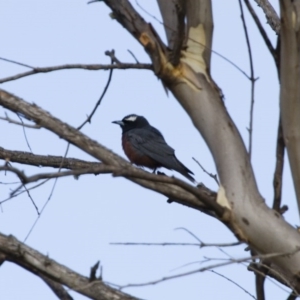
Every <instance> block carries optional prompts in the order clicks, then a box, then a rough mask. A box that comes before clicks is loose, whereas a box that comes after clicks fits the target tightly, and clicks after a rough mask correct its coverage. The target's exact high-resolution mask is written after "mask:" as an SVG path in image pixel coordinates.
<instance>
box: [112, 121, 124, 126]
mask: <svg viewBox="0 0 300 300" xmlns="http://www.w3.org/2000/svg"><path fill="white" fill-rule="evenodd" d="M112 123H114V124H118V125H120V126H124V122H123V121H113V122H112Z"/></svg>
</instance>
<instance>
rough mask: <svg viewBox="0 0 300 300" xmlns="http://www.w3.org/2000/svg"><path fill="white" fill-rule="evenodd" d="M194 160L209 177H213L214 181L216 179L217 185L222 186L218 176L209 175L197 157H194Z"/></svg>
mask: <svg viewBox="0 0 300 300" xmlns="http://www.w3.org/2000/svg"><path fill="white" fill-rule="evenodd" d="M192 158H193V160H194V161H195V162H196V163H197V164H198V165H199V167H200V168H201V169H202V171H203V172H204V173H206V174H207V175H208V176H209V177H211V178H212V179H214V180H215V182H216V183H217V185H220V183H219V180H218V176H217V174H212V173H209V172H208V171H206V170H205V169H204V168H203V167H202V165H201V164H200V162H199V161H198V160H197V159H196V158H195V157H192Z"/></svg>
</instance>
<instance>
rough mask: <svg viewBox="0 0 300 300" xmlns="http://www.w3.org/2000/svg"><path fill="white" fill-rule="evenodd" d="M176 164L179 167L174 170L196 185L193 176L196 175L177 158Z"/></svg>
mask: <svg viewBox="0 0 300 300" xmlns="http://www.w3.org/2000/svg"><path fill="white" fill-rule="evenodd" d="M175 158H176V157H175ZM176 163H177V165H178V168H176V169H174V170H175V171H177V172H179V173H180V174H182V175H183V176H184V177H186V178H187V179H188V180H190V181H191V182H193V183H196V180H195V179H194V177H193V176H192V175H194V173H193V172H192V171H191V170H190V169H188V168H187V167H186V166H185V165H184V164H183V163H182V162H180V161H179V160H178V159H177V158H176ZM191 174H192V175H191Z"/></svg>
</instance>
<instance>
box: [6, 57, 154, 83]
mask: <svg viewBox="0 0 300 300" xmlns="http://www.w3.org/2000/svg"><path fill="white" fill-rule="evenodd" d="M0 59H1V58H0ZM20 64H21V63H20ZM68 69H81V70H90V71H98V70H111V69H119V70H127V69H136V70H152V65H151V64H146V63H145V64H144V63H138V64H132V63H121V62H119V64H110V65H99V64H90V65H89V64H66V65H61V66H52V67H41V68H32V70H31V71H27V72H23V73H19V74H16V75H13V76H8V77H5V78H2V79H0V83H4V82H8V81H12V80H16V79H20V78H23V77H27V76H30V75H34V74H40V73H49V72H53V71H59V70H68Z"/></svg>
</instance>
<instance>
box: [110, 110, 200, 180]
mask: <svg viewBox="0 0 300 300" xmlns="http://www.w3.org/2000/svg"><path fill="white" fill-rule="evenodd" d="M112 123H114V124H118V125H120V126H121V128H122V131H123V132H122V146H123V150H124V152H125V154H126V156H127V157H128V158H129V160H130V161H131V162H132V163H133V164H135V165H137V166H143V167H147V168H150V169H154V171H155V170H156V169H157V168H160V167H164V168H167V169H169V170H175V171H177V172H179V173H181V174H182V175H183V176H185V177H186V178H188V179H189V180H190V181H192V182H195V180H194V178H193V177H192V176H191V175H190V174H194V173H193V172H192V171H190V170H189V169H188V168H187V167H185V166H184V165H183V164H182V163H181V162H180V161H179V160H178V159H177V158H176V156H175V154H174V149H173V148H171V147H170V146H169V145H168V144H167V143H166V141H165V139H164V137H163V135H162V134H161V133H160V131H158V130H157V129H156V128H154V127H152V126H151V125H150V124H149V122H148V121H147V120H146V119H145V118H144V117H142V116H137V115H135V114H131V115H128V116H126V117H124V118H123V119H122V120H121V121H114V122H112Z"/></svg>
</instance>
